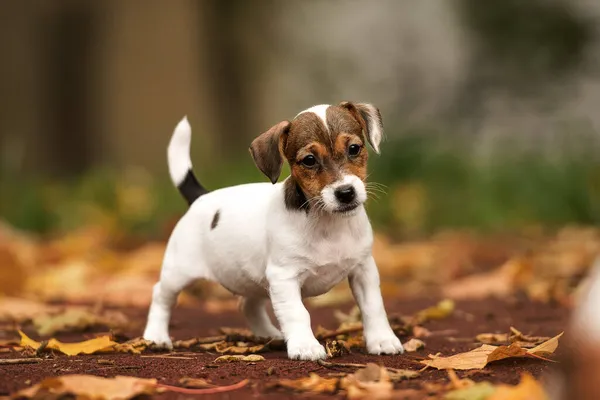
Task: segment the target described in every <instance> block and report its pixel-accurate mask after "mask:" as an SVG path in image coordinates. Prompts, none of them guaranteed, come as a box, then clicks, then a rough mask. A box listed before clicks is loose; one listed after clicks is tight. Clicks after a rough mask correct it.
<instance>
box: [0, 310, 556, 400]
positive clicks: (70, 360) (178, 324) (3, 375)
mask: <svg viewBox="0 0 600 400" xmlns="http://www.w3.org/2000/svg"><path fill="white" fill-rule="evenodd" d="M435 303H436V299H420V300H411V301H400V300H398V301H391V302H389V303H388V304H387V309H388V312H389V314H402V315H410V314H411V313H414V312H416V311H418V310H420V309H423V308H425V307H429V306H431V305H433V304H435ZM351 307H352V304H348V305H345V306H343V307H338V308H340V309H342V310H343V311H348V310H349V309H350V308H351ZM123 311H124V312H125V313H126V314H128V315H129V316H130V317H131V318H132V320H133V321H134V322H135V324H134V325H135V326H134V327H132V328H131V331H130V332H127V334H128V335H130V336H131V337H136V336H140V335H141V332H142V329H143V324H144V322H145V316H146V310H141V309H126V310H123ZM310 311H311V316H312V320H313V325H314V326H315V327H316V326H317V325H319V324H320V325H323V326H324V327H326V328H329V329H335V328H336V326H337V322H336V321H335V319H334V318H333V316H332V312H333V308H316V309H315V308H313V309H311V310H310ZM567 317H568V310H566V309H565V308H562V307H558V306H553V305H544V304H536V303H531V302H529V301H515V300H512V301H510V302H509V301H499V300H491V299H490V300H485V301H465V302H458V303H457V311H456V312H455V313H454V315H453V316H451V317H449V318H446V319H443V320H438V321H431V322H428V323H426V324H425V327H426V328H427V329H429V330H430V331H432V332H436V331H437V332H439V331H447V332H443V334H440V335H439V336H433V337H429V338H425V339H423V340H424V341H425V342H426V345H427V347H426V349H424V350H421V351H418V352H416V353H406V354H405V355H401V356H371V355H367V354H363V353H360V352H358V353H356V352H355V353H353V354H350V355H346V356H342V357H338V358H334V359H332V360H328V361H333V362H340V363H366V362H375V363H382V364H384V365H386V366H388V367H394V368H406V369H412V370H417V369H420V368H421V366H422V365H421V364H419V363H418V360H419V359H422V358H424V357H426V356H427V355H428V354H435V353H438V352H440V353H442V354H444V355H450V354H454V353H457V352H461V351H468V350H470V349H473V348H475V347H477V346H478V344H476V343H475V342H474V340H473V338H474V336H475V335H476V334H479V333H484V332H507V331H508V329H509V327H511V326H514V327H516V328H518V329H519V330H521V331H522V332H523V333H526V334H533V335H539V336H554V335H556V334H558V333H560V332H561V331H563V330H564V328H565V325H566V321H567ZM222 326H229V327H244V326H245V325H244V322H243V319H242V317H241V315H239V314H237V313H229V312H228V313H224V314H221V315H213V314H207V313H206V312H203V311H202V310H201V309H191V308H178V309H176V310H175V311H174V315H173V320H172V328H171V335H172V336H173V337H174V338H175V340H178V339H188V338H191V337H198V336H210V335H214V334H217V333H218V331H217V329H218V328H219V327H222ZM29 333H30V332H29ZM32 336H34V337H35V335H33V334H32ZM84 336H90V334H89V333H88V334H85V335H82V334H67V335H59V336H58V339H60V340H66V341H67V340H73V341H76V340H82V338H83V337H84ZM401 339H402V340H403V342H404V341H405V340H407V339H409V338H401ZM559 352H560V347H559ZM263 355H264V357H265V358H266V361H264V362H257V363H256V364H254V365H248V364H245V363H229V364H219V365H218V366H216V367H214V365H213V360H214V359H215V358H216V357H217V356H218V355H217V354H211V353H200V352H189V351H188V352H180V353H178V354H176V356H179V357H181V358H167V357H165V355H164V353H163V354H161V353H153V354H144V355H143V356H139V355H130V354H111V355H90V356H76V357H67V356H63V355H55V356H54V357H52V358H48V359H46V360H44V361H42V362H40V363H38V364H22V365H3V366H1V367H0V396H2V395H8V394H10V393H12V392H14V391H16V390H18V389H22V388H25V387H27V386H28V385H32V384H35V383H37V382H39V381H40V380H42V379H43V378H45V377H50V376H57V375H65V374H73V373H87V374H94V375H98V376H105V377H110V376H115V375H129V376H137V377H144V378H156V379H158V380H159V382H161V383H164V384H169V385H179V380H180V379H181V378H182V377H193V378H204V379H207V380H210V381H211V382H213V383H215V384H218V385H227V384H233V383H237V382H239V381H240V380H242V379H245V378H249V379H250V380H251V382H250V384H249V385H248V386H246V387H244V388H243V389H240V390H237V391H235V392H228V393H222V394H219V395H207V396H204V398H214V399H217V398H219V399H249V398H256V397H260V398H263V397H264V398H272V399H287V398H293V397H295V396H298V395H297V394H294V393H292V392H289V391H283V390H274V389H267V388H266V385H267V384H268V383H269V382H275V381H276V380H278V379H281V378H299V377H303V376H306V375H307V374H308V373H309V372H311V371H313V372H316V373H318V374H320V375H322V376H326V375H327V374H330V373H336V372H352V370H349V369H340V370H337V371H336V370H332V369H327V368H324V367H322V366H320V365H318V364H317V363H314V362H304V361H291V360H288V359H287V358H286V354H285V353H284V352H272V353H265V354H263ZM157 356H159V357H157ZM19 357H23V355H22V354H21V353H18V352H7V353H0V358H19ZM184 357H185V358H184ZM99 359H104V360H113V361H114V364H113V365H109V364H106V363H104V362H103V363H98V360H99ZM549 368H551V363H549V362H547V361H541V360H533V359H531V360H529V359H528V360H525V359H516V360H505V361H500V362H497V363H494V364H492V365H489V366H487V367H486V369H485V370H484V371H481V372H477V373H470V374H468V376H469V377H470V378H471V379H473V380H475V381H480V380H487V381H491V382H503V383H509V384H516V383H517V382H518V381H519V379H520V374H521V373H522V372H525V371H527V372H529V373H531V374H532V375H533V376H535V377H540V376H542V375H543V374H544V373H545V372H546V371H548V369H549ZM267 371H270V372H271V374H268V373H267ZM458 375H459V376H460V377H463V376H465V375H467V372H460V371H459V374H458ZM447 381H448V379H447V373H446V372H444V371H436V370H426V371H425V372H423V373H422V374H421V376H420V377H419V378H417V379H414V380H410V381H403V382H400V383H398V384H397V388H415V389H419V388H421V387H422V384H423V383H424V382H433V383H445V382H447ZM190 397H193V396H190V395H183V394H177V393H164V394H161V395H160V396H157V398H160V399H179V398H181V399H183V398H190ZM301 397H303V398H314V399H318V398H329V399H330V398H332V396H326V395H307V394H303V395H301ZM336 398H342V396H336Z"/></svg>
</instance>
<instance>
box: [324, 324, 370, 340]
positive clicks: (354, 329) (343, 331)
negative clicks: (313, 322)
mask: <svg viewBox="0 0 600 400" xmlns="http://www.w3.org/2000/svg"><path fill="white" fill-rule="evenodd" d="M362 330H363V327H362V325H361V326H353V327H351V328H344V329H338V330H337V331H334V332H331V333H327V334H325V335H319V339H331V338H334V337H336V336H338V335H346V334H348V333H354V332H358V331H362Z"/></svg>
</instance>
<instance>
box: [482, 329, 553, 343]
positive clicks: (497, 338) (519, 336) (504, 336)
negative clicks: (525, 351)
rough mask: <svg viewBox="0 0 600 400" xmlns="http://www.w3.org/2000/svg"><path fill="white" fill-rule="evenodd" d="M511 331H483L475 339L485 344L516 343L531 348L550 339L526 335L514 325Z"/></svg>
mask: <svg viewBox="0 0 600 400" xmlns="http://www.w3.org/2000/svg"><path fill="white" fill-rule="evenodd" d="M510 331H511V332H510V333H481V334H479V335H477V336H475V340H477V341H478V342H481V343H485V344H506V343H516V344H518V345H519V346H520V347H524V348H531V347H534V346H536V345H538V344H541V343H543V342H545V341H547V340H549V339H550V338H549V337H547V336H529V335H525V334H523V333H522V332H521V331H519V330H517V329H516V328H514V327H512V326H511V327H510Z"/></svg>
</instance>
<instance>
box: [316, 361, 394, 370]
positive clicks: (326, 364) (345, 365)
mask: <svg viewBox="0 0 600 400" xmlns="http://www.w3.org/2000/svg"><path fill="white" fill-rule="evenodd" d="M317 364H319V365H322V366H323V367H325V368H336V367H338V368H365V367H366V366H367V365H366V364H353V363H333V362H328V361H323V360H317ZM383 367H384V368H385V369H387V370H388V371H391V372H398V373H400V372H402V370H401V369H398V368H392V367H386V366H383Z"/></svg>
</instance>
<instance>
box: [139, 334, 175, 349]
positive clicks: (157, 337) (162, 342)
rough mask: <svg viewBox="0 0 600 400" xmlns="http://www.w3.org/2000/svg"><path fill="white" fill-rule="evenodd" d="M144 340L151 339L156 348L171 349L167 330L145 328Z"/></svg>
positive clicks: (171, 344) (171, 343)
mask: <svg viewBox="0 0 600 400" xmlns="http://www.w3.org/2000/svg"><path fill="white" fill-rule="evenodd" d="M144 340H149V341H151V342H152V343H154V345H155V346H156V347H158V348H164V349H168V350H172V349H173V342H171V338H170V337H169V333H168V332H164V331H159V330H157V329H146V331H145V332H144Z"/></svg>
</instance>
